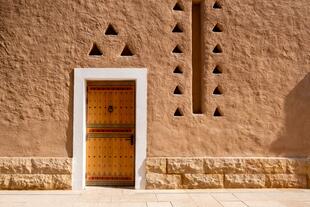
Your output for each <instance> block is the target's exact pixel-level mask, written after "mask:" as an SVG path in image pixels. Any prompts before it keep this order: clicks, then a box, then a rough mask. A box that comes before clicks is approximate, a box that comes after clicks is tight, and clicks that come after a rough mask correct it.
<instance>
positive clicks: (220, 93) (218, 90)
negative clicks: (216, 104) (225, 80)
mask: <svg viewBox="0 0 310 207" xmlns="http://www.w3.org/2000/svg"><path fill="white" fill-rule="evenodd" d="M213 94H214V95H222V92H221V90H220V89H219V87H218V86H217V87H216V88H215V89H214V91H213Z"/></svg>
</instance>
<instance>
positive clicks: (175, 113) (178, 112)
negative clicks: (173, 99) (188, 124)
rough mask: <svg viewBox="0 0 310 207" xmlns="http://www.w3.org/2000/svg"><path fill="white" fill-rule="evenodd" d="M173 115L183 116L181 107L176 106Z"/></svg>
mask: <svg viewBox="0 0 310 207" xmlns="http://www.w3.org/2000/svg"><path fill="white" fill-rule="evenodd" d="M174 116H183V112H182V111H181V109H179V108H177V110H175V112H174Z"/></svg>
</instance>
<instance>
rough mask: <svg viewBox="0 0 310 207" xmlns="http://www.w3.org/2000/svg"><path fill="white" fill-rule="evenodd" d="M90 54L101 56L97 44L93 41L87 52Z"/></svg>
mask: <svg viewBox="0 0 310 207" xmlns="http://www.w3.org/2000/svg"><path fill="white" fill-rule="evenodd" d="M89 55H90V56H101V55H102V52H101V50H100V49H99V48H98V46H97V44H96V43H94V44H93V47H92V48H91V50H90V52H89Z"/></svg>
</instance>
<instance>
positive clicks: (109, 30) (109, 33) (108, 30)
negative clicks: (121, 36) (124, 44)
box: [104, 24, 118, 35]
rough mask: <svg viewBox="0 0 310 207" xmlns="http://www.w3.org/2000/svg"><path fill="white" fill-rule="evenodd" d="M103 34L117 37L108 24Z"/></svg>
mask: <svg viewBox="0 0 310 207" xmlns="http://www.w3.org/2000/svg"><path fill="white" fill-rule="evenodd" d="M104 34H105V35H117V34H118V33H117V32H116V31H115V29H114V27H113V26H112V25H111V24H109V26H108V28H107V30H106V31H105V33H104Z"/></svg>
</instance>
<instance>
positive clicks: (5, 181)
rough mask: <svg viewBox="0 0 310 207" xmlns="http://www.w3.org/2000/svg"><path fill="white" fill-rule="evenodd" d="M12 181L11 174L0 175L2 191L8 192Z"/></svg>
mask: <svg viewBox="0 0 310 207" xmlns="http://www.w3.org/2000/svg"><path fill="white" fill-rule="evenodd" d="M10 180H11V175H9V174H2V175H1V174H0V189H1V190H7V189H9V185H10Z"/></svg>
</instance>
